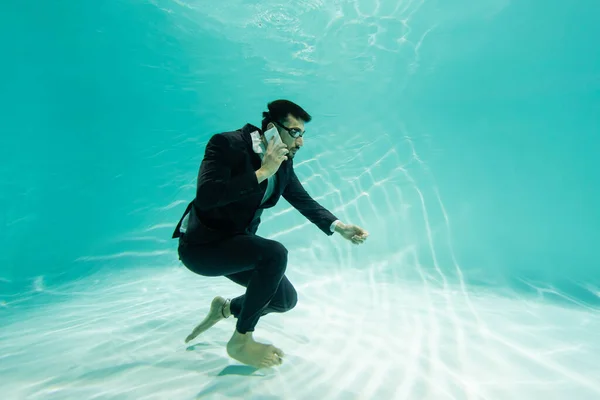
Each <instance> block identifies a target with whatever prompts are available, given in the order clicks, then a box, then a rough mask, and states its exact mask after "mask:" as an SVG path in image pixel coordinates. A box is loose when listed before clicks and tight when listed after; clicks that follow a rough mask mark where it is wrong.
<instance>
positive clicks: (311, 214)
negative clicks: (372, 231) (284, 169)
mask: <svg viewBox="0 0 600 400" xmlns="http://www.w3.org/2000/svg"><path fill="white" fill-rule="evenodd" d="M282 195H283V198H284V199H286V200H287V201H288V202H289V203H290V204H291V205H292V207H294V208H295V209H297V210H298V211H300V213H301V214H302V215H304V216H305V217H306V218H307V219H308V220H309V221H311V222H312V223H313V224H315V225H316V226H317V227H318V228H319V229H321V230H322V231H323V232H324V233H325V234H326V235H333V233H334V228H335V227H336V226H341V225H342V224H341V223H339V220H338V218H337V217H336V216H335V215H333V214H332V213H331V212H329V211H328V210H327V209H326V208H324V207H323V206H321V205H320V204H319V203H317V202H316V201H315V200H314V199H313V198H312V197H311V196H310V195H309V194H308V193H307V192H306V190H305V189H304V187H302V184H301V183H300V180H299V179H298V177H297V176H296V173H295V172H294V170H293V169H292V170H291V173H290V181H289V183H288V185H287V186H286V188H285V190H284V192H283V194H282ZM334 223H335V224H334Z"/></svg>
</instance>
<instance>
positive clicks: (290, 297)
mask: <svg viewBox="0 0 600 400" xmlns="http://www.w3.org/2000/svg"><path fill="white" fill-rule="evenodd" d="M296 304H298V292H296V289H294V287H293V286H291V285H290V287H289V289H288V292H287V296H286V304H285V308H286V310H287V311H289V310H291V309H292V308H294V307H296Z"/></svg>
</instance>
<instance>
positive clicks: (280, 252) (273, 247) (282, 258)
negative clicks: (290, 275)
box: [264, 240, 288, 273]
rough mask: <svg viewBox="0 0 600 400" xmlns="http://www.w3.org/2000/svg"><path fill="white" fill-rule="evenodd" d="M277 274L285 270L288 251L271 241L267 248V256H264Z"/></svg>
mask: <svg viewBox="0 0 600 400" xmlns="http://www.w3.org/2000/svg"><path fill="white" fill-rule="evenodd" d="M264 257H265V258H267V259H268V260H269V261H270V263H269V264H271V265H272V266H273V267H274V268H276V269H277V271H278V272H281V273H284V272H285V270H286V268H287V262H288V250H287V248H286V247H285V246H284V245H282V244H281V243H279V242H277V241H274V240H273V241H271V243H269V246H268V247H267V254H266V255H264Z"/></svg>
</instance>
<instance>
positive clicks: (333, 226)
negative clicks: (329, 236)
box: [329, 219, 340, 232]
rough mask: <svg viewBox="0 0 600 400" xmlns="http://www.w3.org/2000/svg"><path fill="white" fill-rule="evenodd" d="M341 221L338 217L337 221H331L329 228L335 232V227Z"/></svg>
mask: <svg viewBox="0 0 600 400" xmlns="http://www.w3.org/2000/svg"><path fill="white" fill-rule="evenodd" d="M339 223H340V220H339V219H336V220H335V221H333V222H332V223H331V226H330V227H329V229H330V230H331V232H335V227H336V226H337V224H339Z"/></svg>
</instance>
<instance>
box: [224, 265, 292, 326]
mask: <svg viewBox="0 0 600 400" xmlns="http://www.w3.org/2000/svg"><path fill="white" fill-rule="evenodd" d="M226 277H227V278H229V279H231V280H232V281H233V282H235V283H237V284H239V285H241V286H244V287H247V286H248V283H249V282H250V278H251V277H252V271H243V272H238V273H236V274H231V275H226ZM245 298H246V295H245V294H243V295H241V296H238V297H236V298H234V299H232V300H231V303H230V312H231V314H232V315H233V316H234V317H235V318H238V316H239V315H240V313H241V311H242V306H243V304H244V300H245ZM297 302H298V294H297V293H296V289H295V288H294V286H293V285H292V283H291V282H290V281H289V279H288V278H287V277H286V276H285V275H284V276H283V278H282V279H281V282H279V287H278V288H277V291H276V292H275V295H274V296H273V298H272V299H271V302H270V303H269V305H268V306H267V308H265V309H264V310H263V312H262V315H267V314H269V313H272V312H277V313H284V312H286V311H289V310H291V309H292V308H294V307H295V306H296V303H297Z"/></svg>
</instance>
